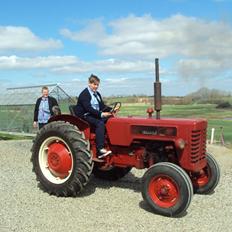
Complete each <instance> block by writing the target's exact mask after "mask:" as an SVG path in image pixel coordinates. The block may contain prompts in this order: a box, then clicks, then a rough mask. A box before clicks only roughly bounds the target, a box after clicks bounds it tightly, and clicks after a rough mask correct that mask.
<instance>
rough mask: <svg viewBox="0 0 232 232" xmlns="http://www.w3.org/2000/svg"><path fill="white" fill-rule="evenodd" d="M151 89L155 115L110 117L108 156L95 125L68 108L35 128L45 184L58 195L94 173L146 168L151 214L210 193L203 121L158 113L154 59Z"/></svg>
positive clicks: (38, 168) (178, 208) (107, 175)
mask: <svg viewBox="0 0 232 232" xmlns="http://www.w3.org/2000/svg"><path fill="white" fill-rule="evenodd" d="M154 89H155V91H154V92H155V110H156V117H153V116H152V113H153V109H151V108H150V109H148V110H147V114H148V115H147V117H134V116H128V117H111V118H109V120H108V121H107V123H106V131H107V133H106V135H105V146H106V147H107V148H108V149H110V150H111V151H112V155H110V156H107V157H105V158H104V159H103V160H99V159H98V158H97V156H96V145H95V133H94V128H91V127H90V125H89V124H88V123H87V122H85V121H84V120H82V119H80V118H78V117H76V116H75V113H74V112H73V110H72V107H71V114H70V115H68V114H66V115H64V114H61V115H58V116H54V117H52V118H51V119H50V121H49V123H48V124H47V125H46V126H45V127H43V128H42V129H41V130H40V131H39V132H38V133H37V136H36V138H35V140H34V143H33V147H32V158H31V160H32V163H33V171H34V172H35V174H36V176H37V180H38V181H39V182H40V183H41V186H42V187H43V189H44V190H45V191H46V192H48V193H49V194H54V195H56V196H63V197H67V196H76V195H77V194H78V193H80V192H81V191H82V190H83V189H84V188H85V186H86V184H87V183H88V181H89V178H90V175H91V174H92V173H93V175H94V176H96V177H98V178H102V179H105V180H118V179H119V178H122V177H123V176H125V175H126V174H127V173H128V172H130V170H131V169H132V168H133V167H134V168H138V169H144V168H146V169H147V171H146V172H145V174H144V176H143V177H142V186H141V191H142V196H143V199H144V200H145V201H146V202H147V204H148V205H149V206H150V207H151V208H152V209H153V211H154V212H155V213H158V214H162V215H165V216H177V215H180V214H182V213H183V212H184V211H186V210H187V208H188V206H189V204H190V202H191V199H192V196H193V193H199V194H208V193H211V192H212V191H213V190H214V189H215V187H216V186H217V184H218V182H219V178H220V170H219V166H218V164H217V162H216V160H215V159H214V158H213V157H212V155H210V154H209V153H207V151H206V132H207V121H206V120H204V119H176V118H175V119H170V118H160V110H161V84H160V82H159V65H158V59H156V82H155V83H154ZM119 105H120V104H119ZM115 107H119V106H118V104H115Z"/></svg>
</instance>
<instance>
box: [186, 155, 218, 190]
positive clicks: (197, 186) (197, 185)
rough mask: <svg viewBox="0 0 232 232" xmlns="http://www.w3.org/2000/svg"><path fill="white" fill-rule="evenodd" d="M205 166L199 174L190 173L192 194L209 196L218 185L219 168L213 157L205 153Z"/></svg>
mask: <svg viewBox="0 0 232 232" xmlns="http://www.w3.org/2000/svg"><path fill="white" fill-rule="evenodd" d="M206 159H207V166H206V167H205V168H203V169H202V170H201V171H200V172H199V173H191V174H190V178H191V179H192V183H193V188H194V192H195V193H198V194H209V193H211V192H213V190H214V189H215V188H216V186H217V185H218V182H219V179H220V168H219V166H218V163H217V161H216V160H215V159H214V158H213V156H212V155H211V154H209V153H207V156H206Z"/></svg>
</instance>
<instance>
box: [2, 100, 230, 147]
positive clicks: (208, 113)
mask: <svg viewBox="0 0 232 232" xmlns="http://www.w3.org/2000/svg"><path fill="white" fill-rule="evenodd" d="M117 100H121V101H122V107H121V110H120V112H119V116H128V115H136V116H146V109H147V108H148V107H152V106H151V105H149V104H146V103H126V100H128V99H115V98H112V99H110V100H108V103H111V102H114V101H117ZM129 100H130V99H129ZM60 107H61V110H62V112H63V113H69V112H68V107H67V103H66V104H60ZM33 110H34V106H27V107H26V106H25V107H21V108H20V107H17V108H13V107H11V108H7V107H4V108H3V107H2V108H1V109H0V128H2V129H0V131H1V130H5V128H6V129H7V130H8V131H18V132H22V131H23V132H26V133H28V132H29V133H33V132H35V130H34V131H33V129H32V121H33ZM161 117H172V118H181V117H182V118H206V119H207V120H208V138H209V137H210V133H211V128H215V140H216V141H218V142H220V141H221V136H222V133H221V132H223V136H224V140H225V142H226V144H232V109H217V108H216V105H214V104H188V105H163V106H162V111H161ZM0 137H1V135H0ZM230 146H231V145H230Z"/></svg>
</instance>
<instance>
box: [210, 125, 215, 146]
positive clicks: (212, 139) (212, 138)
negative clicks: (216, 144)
mask: <svg viewBox="0 0 232 232" xmlns="http://www.w3.org/2000/svg"><path fill="white" fill-rule="evenodd" d="M214 131H215V128H212V130H211V138H210V144H213V141H214Z"/></svg>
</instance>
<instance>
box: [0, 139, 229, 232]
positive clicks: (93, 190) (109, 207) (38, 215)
mask: <svg viewBox="0 0 232 232" xmlns="http://www.w3.org/2000/svg"><path fill="white" fill-rule="evenodd" d="M31 145H32V144H31V141H0V164H1V169H0V176H1V181H0V231H1V232H8V231H17V232H18V231H23V232H24V231H44V232H46V231H57V232H59V231H62V232H63V231H70V232H71V231H81V232H82V231H107V232H108V231H133V232H134V231H162V232H163V231H197V232H199V231H204V232H206V231H221V232H224V231H232V229H231V215H232V195H231V191H232V181H231V180H232V173H231V169H232V151H231V150H228V149H226V148H224V147H217V146H209V147H208V150H209V151H210V152H211V153H213V154H214V156H215V157H216V159H217V160H218V162H219V164H220V167H221V181H220V183H219V186H218V187H217V188H216V191H215V192H214V193H213V194H211V195H206V196H203V195H194V197H193V200H192V203H191V204H190V207H189V208H188V210H187V212H186V214H185V215H183V216H182V217H180V218H168V217H163V216H159V215H155V214H153V213H152V212H151V211H150V209H149V208H148V207H147V205H146V204H145V203H144V201H143V200H142V196H141V193H140V177H141V176H142V175H143V173H144V170H142V171H141V170H136V169H132V171H131V173H129V174H128V175H127V176H126V177H124V178H123V179H121V180H120V181H116V182H113V183H112V182H103V181H101V180H97V179H95V178H94V177H92V178H91V180H90V182H89V184H88V185H87V187H86V191H85V192H84V193H83V194H82V196H79V197H76V198H57V197H55V196H49V195H48V194H47V193H45V192H43V191H41V190H40V189H39V188H38V187H37V182H36V180H35V175H34V173H32V171H31V169H32V166H31V163H30V156H31V154H30V148H31Z"/></svg>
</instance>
